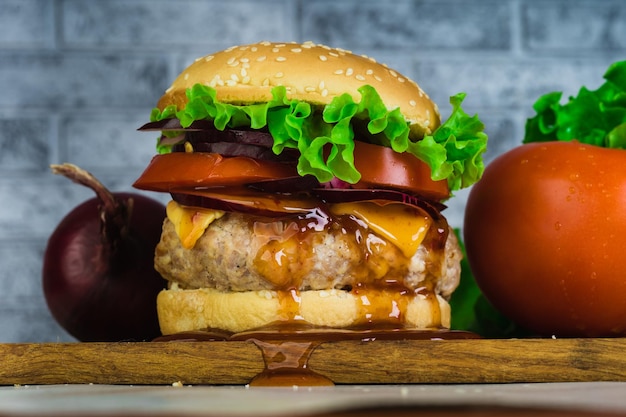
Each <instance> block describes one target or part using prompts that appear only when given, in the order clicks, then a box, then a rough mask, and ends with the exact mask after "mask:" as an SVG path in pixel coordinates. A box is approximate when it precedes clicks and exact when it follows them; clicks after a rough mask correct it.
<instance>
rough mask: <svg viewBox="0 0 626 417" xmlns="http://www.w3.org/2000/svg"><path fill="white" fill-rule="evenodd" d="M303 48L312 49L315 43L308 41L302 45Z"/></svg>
mask: <svg viewBox="0 0 626 417" xmlns="http://www.w3.org/2000/svg"><path fill="white" fill-rule="evenodd" d="M300 46H301V47H303V48H304V49H311V48H312V47H313V46H315V45H314V43H313V42H311V41H306V42H304V43H303V44H302V45H300Z"/></svg>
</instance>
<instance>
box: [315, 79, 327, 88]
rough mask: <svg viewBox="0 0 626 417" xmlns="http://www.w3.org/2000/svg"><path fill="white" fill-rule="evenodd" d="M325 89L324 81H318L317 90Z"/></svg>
mask: <svg viewBox="0 0 626 417" xmlns="http://www.w3.org/2000/svg"><path fill="white" fill-rule="evenodd" d="M325 87H326V83H325V82H324V80H322V81H320V83H319V85H318V87H317V88H318V89H320V90H323V89H324V88H325Z"/></svg>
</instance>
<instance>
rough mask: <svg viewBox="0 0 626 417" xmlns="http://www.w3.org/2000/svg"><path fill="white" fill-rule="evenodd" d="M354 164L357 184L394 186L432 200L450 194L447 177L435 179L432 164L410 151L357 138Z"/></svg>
mask: <svg viewBox="0 0 626 417" xmlns="http://www.w3.org/2000/svg"><path fill="white" fill-rule="evenodd" d="M354 166H355V167H356V169H357V170H358V171H359V172H360V173H361V181H359V183H358V184H356V186H355V187H354V188H391V189H397V190H404V191H407V192H409V193H412V194H417V195H420V196H422V197H425V198H427V199H429V200H431V201H442V200H445V199H447V198H448V197H450V189H449V188H448V181H447V180H440V181H434V180H433V179H432V178H431V177H430V174H431V170H430V167H429V166H428V165H427V164H426V163H425V162H424V161H422V160H420V159H417V158H416V157H415V156H414V155H412V154H410V153H398V152H395V151H394V150H393V149H391V148H387V147H384V146H379V145H373V144H370V143H365V142H359V141H357V142H355V146H354Z"/></svg>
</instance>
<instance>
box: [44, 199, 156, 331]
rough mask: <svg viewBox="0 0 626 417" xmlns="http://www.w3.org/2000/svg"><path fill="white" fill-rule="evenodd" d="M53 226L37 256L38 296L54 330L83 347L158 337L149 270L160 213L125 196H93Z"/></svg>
mask: <svg viewBox="0 0 626 417" xmlns="http://www.w3.org/2000/svg"><path fill="white" fill-rule="evenodd" d="M97 193H98V197H97V198H92V199H90V200H87V201H85V202H84V203H82V204H80V205H79V206H77V207H76V208H74V209H73V210H72V211H71V212H70V213H69V214H67V215H66V216H65V218H64V219H63V220H62V221H61V222H60V223H59V225H58V226H57V228H56V229H55V230H54V232H53V233H52V235H51V236H50V238H49V240H48V245H47V247H46V251H45V253H44V262H43V264H44V266H43V291H44V295H45V299H46V302H47V304H48V308H49V309H50V312H51V313H52V315H53V317H54V318H55V319H56V320H57V322H58V323H59V324H60V325H61V326H62V327H63V328H64V329H65V330H66V331H67V332H68V333H70V334H71V335H72V336H74V337H75V338H76V339H78V340H79V341H83V342H96V341H98V342H115V341H122V340H124V341H130V340H132V341H142V340H151V339H153V338H155V337H158V336H160V330H159V324H158V318H157V313H156V296H157V294H158V292H159V291H160V290H161V289H163V288H164V287H165V280H163V278H162V277H161V276H160V275H159V274H158V273H157V272H156V271H155V270H154V265H153V259H154V250H155V247H156V245H157V243H158V241H159V239H160V236H161V225H162V223H163V219H164V218H165V207H164V206H163V205H162V204H161V203H160V202H158V201H156V200H152V199H150V198H147V197H144V196H142V195H138V194H133V193H109V195H110V196H111V197H112V198H113V200H112V202H113V203H114V204H113V205H112V206H111V205H110V204H111V201H109V202H107V203H103V201H102V198H101V197H102V196H101V194H100V192H97Z"/></svg>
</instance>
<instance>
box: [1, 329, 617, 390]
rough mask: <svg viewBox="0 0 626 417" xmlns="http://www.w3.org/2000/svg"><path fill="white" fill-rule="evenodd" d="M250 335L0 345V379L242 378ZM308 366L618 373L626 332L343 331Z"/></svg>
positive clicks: (374, 376)
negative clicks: (439, 334) (345, 335)
mask: <svg viewBox="0 0 626 417" xmlns="http://www.w3.org/2000/svg"><path fill="white" fill-rule="evenodd" d="M264 363H265V362H264V357H263V354H262V352H261V349H260V348H259V347H258V346H257V345H256V344H255V343H253V342H252V341H211V342H208V341H163V342H144V343H50V344H0V385H13V384H21V385H26V384H32V385H34V384H68V383H71V384H89V383H93V384H151V385H154V384H167V385H170V384H173V383H178V382H180V383H183V384H195V385H198V384H229V385H231V384H235V385H238V384H248V383H249V382H250V381H251V380H252V379H253V378H254V377H255V376H257V375H258V374H259V373H261V372H262V371H263V370H264V367H265V365H264ZM307 367H308V368H309V369H310V370H312V371H314V372H316V373H318V374H321V375H323V376H325V377H326V378H329V379H330V380H332V381H333V382H334V383H335V384H387V383H389V384H412V383H420V384H424V383H512V382H518V383H520V382H522V383H523V382H528V383H530V382H582V381H626V338H617V339H507V340H493V339H467V340H391V341H389V340H370V341H361V340H345V341H329V342H324V343H320V344H319V345H317V346H316V347H315V348H314V349H313V350H312V351H311V353H310V356H309V360H308V363H307Z"/></svg>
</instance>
